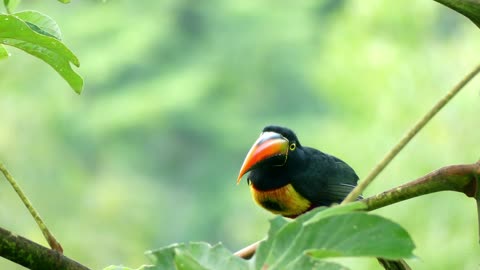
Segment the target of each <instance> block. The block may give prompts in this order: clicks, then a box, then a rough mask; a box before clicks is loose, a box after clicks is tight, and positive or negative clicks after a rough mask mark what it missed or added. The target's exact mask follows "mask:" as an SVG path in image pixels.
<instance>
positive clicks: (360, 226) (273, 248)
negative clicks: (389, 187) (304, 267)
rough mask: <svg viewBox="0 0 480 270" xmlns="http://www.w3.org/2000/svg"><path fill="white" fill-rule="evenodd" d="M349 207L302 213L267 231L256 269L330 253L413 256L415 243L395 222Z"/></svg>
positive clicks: (294, 263)
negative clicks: (305, 217) (308, 215)
mask: <svg viewBox="0 0 480 270" xmlns="http://www.w3.org/2000/svg"><path fill="white" fill-rule="evenodd" d="M346 206H347V205H346ZM335 208H338V209H335ZM349 210H350V211H351V210H354V208H351V209H346V208H343V207H333V208H328V209H327V210H324V209H319V210H316V212H315V213H314V215H313V216H312V215H310V217H309V218H308V219H306V220H305V219H302V217H303V216H301V217H299V219H298V220H295V221H292V222H290V223H289V224H286V225H284V226H283V227H282V228H280V229H277V230H276V232H274V233H269V239H267V240H266V241H264V242H262V243H261V245H260V247H259V253H258V254H257V256H258V257H257V258H255V260H256V261H255V269H264V267H271V268H272V269H276V268H277V267H280V266H281V267H283V268H286V269H295V268H296V267H297V265H298V264H299V263H302V264H303V263H304V262H306V261H307V262H308V261H309V260H312V259H313V260H319V259H324V258H331V257H360V256H361V257H381V258H386V259H401V258H409V257H413V253H412V251H413V249H414V244H413V242H412V240H411V238H410V236H409V235H408V233H407V232H406V231H405V230H404V229H403V228H402V227H400V226H399V225H398V224H396V223H394V222H392V221H389V220H387V219H385V218H382V217H380V216H376V215H370V214H367V213H364V212H351V213H348V211H349ZM329 212H330V213H329ZM335 212H337V213H335ZM265 246H266V247H265Z"/></svg>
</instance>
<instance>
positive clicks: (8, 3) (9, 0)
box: [3, 0, 20, 13]
mask: <svg viewBox="0 0 480 270" xmlns="http://www.w3.org/2000/svg"><path fill="white" fill-rule="evenodd" d="M18 4H20V0H3V5H4V6H5V9H7V13H13V11H14V10H15V9H16V8H17V6H18Z"/></svg>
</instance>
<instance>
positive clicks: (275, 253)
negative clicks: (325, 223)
mask: <svg viewBox="0 0 480 270" xmlns="http://www.w3.org/2000/svg"><path fill="white" fill-rule="evenodd" d="M365 207H366V205H365V204H364V203H362V202H353V203H349V204H346V205H342V206H340V205H338V206H335V207H317V208H315V209H313V210H312V211H309V212H307V213H305V214H303V215H301V216H299V217H297V218H296V219H295V220H293V221H292V222H290V224H289V223H288V222H287V221H285V219H283V218H281V217H276V218H275V219H273V220H271V221H270V230H269V232H268V237H267V239H266V240H265V241H263V242H261V243H260V245H259V247H258V250H257V252H256V253H255V256H254V257H253V260H254V261H255V266H256V267H255V269H261V268H262V265H264V264H265V262H266V260H267V258H271V259H270V260H275V258H277V257H279V256H280V255H281V254H280V253H281V252H282V250H283V249H282V248H281V247H279V246H278V245H281V243H285V244H286V245H287V246H288V245H290V244H291V243H292V242H291V241H293V239H291V238H292V237H296V234H295V233H294V232H299V231H300V230H301V227H302V224H303V223H307V224H308V223H312V222H315V221H318V219H321V218H325V217H328V216H332V215H338V214H344V213H349V212H353V211H358V210H362V209H365ZM281 221H283V222H281ZM292 223H293V224H294V225H292ZM287 224H289V225H288V226H290V227H289V228H288V229H286V231H285V232H282V234H280V236H279V237H277V236H276V234H277V232H279V231H280V230H281V229H283V228H282V227H283V226H285V225H287ZM274 243H275V245H277V246H276V247H275V248H273V249H272V248H271V247H272V245H273V244H274Z"/></svg>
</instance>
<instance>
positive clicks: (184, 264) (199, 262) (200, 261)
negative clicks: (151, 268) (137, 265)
mask: <svg viewBox="0 0 480 270" xmlns="http://www.w3.org/2000/svg"><path fill="white" fill-rule="evenodd" d="M147 256H148V257H149V258H150V259H151V260H152V262H153V264H154V265H155V269H162V270H170V269H172V270H175V269H202V270H203V269H209V270H210V269H211V270H215V269H231V270H246V269H249V267H248V263H247V261H245V260H243V259H240V258H239V257H236V256H235V255H233V254H232V253H231V252H230V251H228V250H227V249H226V248H225V247H224V246H223V245H222V244H216V245H214V246H211V245H209V244H207V243H200V242H198V243H197V242H195V243H189V244H175V245H171V246H169V247H166V248H162V249H159V250H155V251H149V252H147Z"/></svg>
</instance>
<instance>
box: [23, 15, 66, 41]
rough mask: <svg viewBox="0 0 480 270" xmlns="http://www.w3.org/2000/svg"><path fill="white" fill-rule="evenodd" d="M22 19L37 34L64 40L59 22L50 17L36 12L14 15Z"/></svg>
mask: <svg viewBox="0 0 480 270" xmlns="http://www.w3.org/2000/svg"><path fill="white" fill-rule="evenodd" d="M13 15H15V16H17V17H18V18H20V19H22V20H23V21H24V22H26V23H27V25H28V26H29V27H30V28H31V29H32V30H33V31H35V32H37V33H39V34H42V35H46V36H50V37H54V38H56V39H58V40H62V32H61V31H60V27H59V26H58V24H57V22H55V21H54V20H53V19H52V18H50V17H49V16H47V15H45V14H43V13H40V12H38V11H34V10H27V11H22V12H18V13H15V14H13Z"/></svg>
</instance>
